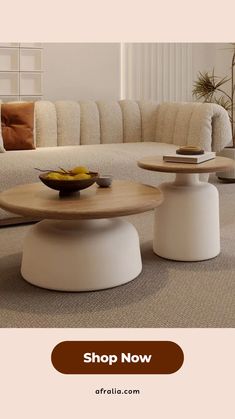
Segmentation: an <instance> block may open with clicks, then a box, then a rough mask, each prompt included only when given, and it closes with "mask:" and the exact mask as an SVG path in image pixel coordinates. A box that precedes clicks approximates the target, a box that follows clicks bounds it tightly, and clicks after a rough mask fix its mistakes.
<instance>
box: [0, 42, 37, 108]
mask: <svg viewBox="0 0 235 419" xmlns="http://www.w3.org/2000/svg"><path fill="white" fill-rule="evenodd" d="M42 98H43V44H42V43H39V42H37V43H0V101H2V102H9V101H15V100H24V101H36V100H41V99H42Z"/></svg>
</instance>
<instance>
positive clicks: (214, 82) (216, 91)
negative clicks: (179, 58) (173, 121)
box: [192, 43, 235, 182]
mask: <svg viewBox="0 0 235 419" xmlns="http://www.w3.org/2000/svg"><path fill="white" fill-rule="evenodd" d="M231 50H232V58H231V75H230V76H229V77H227V76H226V77H223V78H221V77H217V76H215V74H214V70H213V71H212V73H209V72H203V73H202V72H199V75H198V79H197V80H196V81H195V82H194V85H193V91H192V93H193V96H194V97H195V98H196V99H197V100H202V99H203V101H204V102H209V103H216V104H218V105H220V106H222V107H223V108H224V109H226V111H227V112H228V115H229V119H230V122H231V127H232V144H231V146H229V147H226V148H224V150H222V151H221V152H220V153H218V154H219V155H220V156H224V157H229V158H232V159H234V160H235V127H234V124H235V121H234V99H235V82H234V67H235V43H233V44H232V47H231ZM224 88H225V89H226V90H224ZM228 92H229V93H228ZM218 177H219V179H221V180H224V181H227V182H235V170H232V171H229V172H223V173H221V174H220V175H219V176H218Z"/></svg>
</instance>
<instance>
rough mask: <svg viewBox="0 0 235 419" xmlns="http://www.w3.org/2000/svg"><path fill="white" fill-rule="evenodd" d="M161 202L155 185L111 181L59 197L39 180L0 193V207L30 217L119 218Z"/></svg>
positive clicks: (72, 218) (147, 209) (64, 218)
mask: <svg viewBox="0 0 235 419" xmlns="http://www.w3.org/2000/svg"><path fill="white" fill-rule="evenodd" d="M162 201H163V195H162V193H161V191H160V190H159V189H158V188H154V187H153V186H146V185H142V184H141V183H135V182H129V181H114V182H113V184H112V187H111V188H99V187H97V186H96V185H92V186H91V187H90V188H87V189H85V190H83V191H81V192H80V194H73V195H70V196H67V197H63V198H60V197H59V193H58V192H57V191H54V190H52V189H49V188H48V187H47V186H45V185H43V184H42V183H32V184H26V185H20V186H16V187H14V188H12V189H8V190H6V191H4V192H2V193H0V207H2V208H3V209H5V210H7V211H10V212H13V213H16V214H20V215H24V216H30V217H36V218H48V219H62V220H76V219H77V220H79V219H96V218H109V217H119V216H124V215H130V214H138V213H140V212H145V211H149V210H151V209H154V208H156V207H157V206H158V205H160V204H161V203H162Z"/></svg>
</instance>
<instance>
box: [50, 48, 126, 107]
mask: <svg viewBox="0 0 235 419" xmlns="http://www.w3.org/2000/svg"><path fill="white" fill-rule="evenodd" d="M119 97H120V44H118V43H115V44H114V43H110V44H109V43H97V44H96V43H67V44H66V43H52V44H51V43H45V44H44V99H46V100H58V99H71V100H97V99H99V100H116V99H119Z"/></svg>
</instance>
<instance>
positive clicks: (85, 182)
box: [39, 172, 99, 196]
mask: <svg viewBox="0 0 235 419" xmlns="http://www.w3.org/2000/svg"><path fill="white" fill-rule="evenodd" d="M48 173H49V172H47V173H43V174H42V175H39V179H40V180H41V181H42V182H43V183H44V185H46V186H48V188H51V189H55V190H56V191H59V193H60V196H65V195H70V194H72V193H74V192H78V191H81V190H82V189H86V188H89V186H91V185H93V183H95V182H96V180H97V179H98V176H99V174H98V173H97V172H89V173H88V174H89V175H91V178H90V179H80V180H60V179H58V180H57V179H47V178H46V176H47V175H48Z"/></svg>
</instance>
